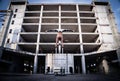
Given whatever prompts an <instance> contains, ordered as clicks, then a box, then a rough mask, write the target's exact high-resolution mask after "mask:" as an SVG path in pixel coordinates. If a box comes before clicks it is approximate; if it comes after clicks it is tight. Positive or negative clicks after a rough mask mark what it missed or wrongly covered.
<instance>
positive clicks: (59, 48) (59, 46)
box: [58, 41, 62, 54]
mask: <svg viewBox="0 0 120 81" xmlns="http://www.w3.org/2000/svg"><path fill="white" fill-rule="evenodd" d="M58 43H59V44H58V53H59V54H60V53H61V47H62V46H61V41H59V42H58Z"/></svg>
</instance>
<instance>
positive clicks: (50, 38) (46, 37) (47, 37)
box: [40, 33, 57, 43]
mask: <svg viewBox="0 0 120 81" xmlns="http://www.w3.org/2000/svg"><path fill="white" fill-rule="evenodd" d="M56 35H57V33H54V34H50V33H46V34H41V35H40V42H42V43H55V40H56Z"/></svg>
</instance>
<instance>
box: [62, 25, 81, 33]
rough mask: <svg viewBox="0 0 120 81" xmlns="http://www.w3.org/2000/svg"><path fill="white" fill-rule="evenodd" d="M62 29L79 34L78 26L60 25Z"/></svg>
mask: <svg viewBox="0 0 120 81" xmlns="http://www.w3.org/2000/svg"><path fill="white" fill-rule="evenodd" d="M61 28H62V29H69V30H72V31H73V32H79V31H78V25H72V24H71V25H61Z"/></svg>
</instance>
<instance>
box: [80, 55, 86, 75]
mask: <svg viewBox="0 0 120 81" xmlns="http://www.w3.org/2000/svg"><path fill="white" fill-rule="evenodd" d="M81 62H82V73H83V74H86V66H85V56H84V55H82V58H81Z"/></svg>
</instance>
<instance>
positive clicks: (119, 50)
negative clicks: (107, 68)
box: [117, 48, 120, 66]
mask: <svg viewBox="0 0 120 81" xmlns="http://www.w3.org/2000/svg"><path fill="white" fill-rule="evenodd" d="M117 57H118V62H119V66H120V48H119V49H117Z"/></svg>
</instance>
